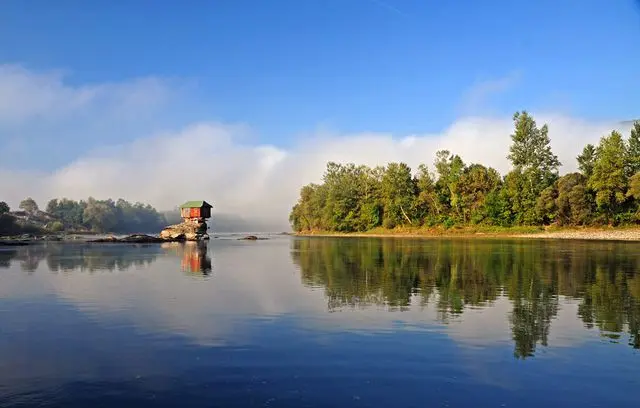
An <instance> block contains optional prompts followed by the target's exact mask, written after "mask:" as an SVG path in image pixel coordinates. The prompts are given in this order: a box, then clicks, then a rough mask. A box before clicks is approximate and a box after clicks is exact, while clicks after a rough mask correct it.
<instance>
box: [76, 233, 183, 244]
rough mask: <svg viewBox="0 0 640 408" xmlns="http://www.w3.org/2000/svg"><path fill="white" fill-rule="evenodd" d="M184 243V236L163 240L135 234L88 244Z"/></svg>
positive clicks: (99, 239) (95, 240) (96, 240)
mask: <svg viewBox="0 0 640 408" xmlns="http://www.w3.org/2000/svg"><path fill="white" fill-rule="evenodd" d="M182 241H186V239H185V236H184V234H182V235H179V236H176V237H175V238H161V237H154V236H152V235H144V234H134V235H129V236H127V237H123V238H116V237H113V236H111V237H106V238H98V239H94V240H90V241H87V242H100V243H110V242H113V243H116V242H121V243H130V244H155V243H161V242H182Z"/></svg>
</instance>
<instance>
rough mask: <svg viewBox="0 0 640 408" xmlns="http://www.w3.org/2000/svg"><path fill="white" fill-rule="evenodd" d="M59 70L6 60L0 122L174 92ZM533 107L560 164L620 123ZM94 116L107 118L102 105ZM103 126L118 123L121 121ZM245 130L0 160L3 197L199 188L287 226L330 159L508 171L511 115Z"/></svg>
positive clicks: (160, 203)
mask: <svg viewBox="0 0 640 408" xmlns="http://www.w3.org/2000/svg"><path fill="white" fill-rule="evenodd" d="M61 78H62V77H61V76H60V75H52V74H47V75H40V74H33V73H31V72H29V71H26V70H24V69H22V68H19V67H14V66H9V67H7V66H4V67H0V128H2V124H3V123H4V124H6V123H8V122H7V121H11V120H14V121H15V120H17V119H21V120H23V121H26V120H27V119H28V121H27V122H34V121H35V122H37V120H38V118H40V117H43V116H51V115H58V114H63V113H68V112H71V111H74V109H75V110H78V109H80V110H81V109H84V107H87V106H94V107H95V106H98V107H99V106H106V105H100V103H97V102H96V101H111V102H113V103H110V104H108V106H110V107H112V108H115V107H119V106H125V107H126V109H125V108H122V110H123V111H128V112H129V114H130V115H131V116H135V114H136V112H138V111H139V110H140V109H145V108H146V107H147V106H148V105H149V104H153V103H154V102H153V101H154V100H156V99H158V98H160V96H162V95H164V94H168V92H169V91H166V92H165V91H164V90H163V89H164V88H163V86H162V85H161V82H159V81H156V80H144V81H141V82H136V81H134V82H132V83H129V84H110V85H97V86H91V87H76V88H73V87H70V86H67V85H65V84H64V83H63V82H62V79H61ZM12 99H15V101H13V102H15V103H13V102H12ZM160 99H161V98H160ZM116 102H117V103H116ZM96 103H97V105H96ZM92 104H93V105H92ZM533 114H534V116H535V117H536V118H537V120H538V123H539V124H540V125H541V124H542V123H545V122H547V123H548V124H549V126H550V137H551V140H552V145H553V149H554V151H555V152H556V154H558V156H559V158H560V160H561V161H562V162H563V164H564V167H563V171H571V170H574V169H575V168H576V163H575V156H576V155H577V154H579V152H580V150H581V149H582V147H583V146H584V145H585V144H586V143H589V142H591V143H596V142H597V141H598V139H599V138H600V137H601V136H603V135H604V134H606V133H608V132H609V131H610V130H611V129H612V128H614V127H615V126H616V124H614V123H593V122H589V121H586V120H582V119H578V118H572V117H567V116H563V115H560V114H553V113H545V112H533ZM88 119H94V120H95V121H101V120H103V119H102V118H101V116H100V115H99V114H96V115H95V116H89V117H88ZM25 126H26V125H25ZM107 130H111V131H113V132H118V128H117V126H116V125H112V127H111V128H107ZM249 131H250V129H249V128H247V127H246V126H238V125H233V126H232V125H228V124H222V123H207V122H202V123H195V124H191V125H189V126H186V127H184V128H183V129H182V130H179V131H175V132H166V133H161V134H153V133H152V134H144V133H143V134H140V135H138V137H137V138H135V140H133V141H130V142H126V143H120V144H117V145H114V146H111V147H109V148H104V149H98V150H96V151H94V152H93V153H91V154H84V155H82V157H80V158H78V159H76V160H73V161H71V162H68V163H67V164H66V165H63V166H60V167H59V168H58V169H56V170H55V171H52V172H46V173H42V172H40V173H35V172H31V171H29V170H28V169H23V170H22V171H19V172H18V171H14V170H9V169H7V168H6V167H5V168H4V169H3V166H2V163H0V192H2V197H1V199H3V200H7V201H8V202H9V203H10V204H11V205H12V206H15V205H17V204H18V202H19V201H20V200H21V199H22V198H24V197H26V196H32V197H34V198H35V199H36V200H37V201H38V202H40V203H41V205H44V204H45V203H46V201H48V200H49V199H50V198H52V197H63V196H64V197H69V198H75V199H80V198H86V197H88V196H94V197H98V198H106V197H112V198H118V197H123V198H126V199H128V200H131V201H136V200H139V201H142V202H148V203H150V204H152V205H154V206H156V207H158V208H161V209H168V208H172V207H174V206H175V205H177V204H179V203H180V202H182V201H184V200H186V199H200V198H202V199H206V200H208V201H211V202H213V203H214V205H215V207H216V209H217V210H218V211H221V212H226V213H235V214H239V215H243V216H245V217H254V218H258V219H261V220H263V221H270V222H271V225H274V228H278V229H281V228H286V227H287V226H288V222H287V218H288V212H289V210H290V208H291V206H292V205H293V204H294V202H295V200H296V199H297V195H298V192H299V189H300V187H301V186H302V185H304V184H307V183H309V182H317V181H320V179H321V176H322V174H323V172H324V169H325V165H326V162H327V161H338V162H356V163H362V164H367V165H371V166H374V165H379V164H385V163H388V162H391V161H404V162H406V163H407V164H409V165H410V166H412V167H413V168H416V167H417V165H418V164H420V163H425V164H428V165H429V166H430V167H432V166H431V164H432V162H433V159H434V155H435V152H436V151H437V150H439V149H448V150H451V151H452V152H454V153H457V154H459V155H461V156H462V157H463V159H464V160H465V161H466V162H481V163H484V164H488V165H491V166H494V167H495V168H496V169H498V170H499V171H500V172H501V173H503V174H504V173H505V172H506V171H508V169H509V163H508V161H507V159H506V156H507V154H508V148H509V144H510V139H509V134H510V133H511V131H512V121H511V118H510V117H506V118H504V117H503V118H500V117H464V118H460V119H459V120H457V121H455V122H454V123H452V124H451V126H449V127H448V128H447V129H445V130H444V131H442V132H441V133H438V134H413V135H394V134H386V133H359V134H337V133H333V134H327V133H322V132H317V133H315V134H311V136H310V137H308V138H305V139H304V140H302V141H301V142H300V143H298V144H297V145H295V146H292V147H290V148H288V149H282V148H277V147H274V146H269V145H252V144H250V143H249V142H242V141H243V140H248V139H247V138H245V135H246V134H247V133H248V132H249ZM101 142H102V143H101V144H108V142H107V141H106V140H101ZM23 148H24V146H23Z"/></svg>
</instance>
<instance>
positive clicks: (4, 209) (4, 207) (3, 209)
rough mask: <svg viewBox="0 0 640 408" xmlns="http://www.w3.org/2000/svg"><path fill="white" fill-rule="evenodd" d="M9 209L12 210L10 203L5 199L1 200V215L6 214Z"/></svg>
mask: <svg viewBox="0 0 640 408" xmlns="http://www.w3.org/2000/svg"><path fill="white" fill-rule="evenodd" d="M9 211H11V208H9V204H7V203H5V202H4V201H0V215H1V214H6V213H8V212H9Z"/></svg>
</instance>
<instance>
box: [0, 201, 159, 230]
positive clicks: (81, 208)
mask: <svg viewBox="0 0 640 408" xmlns="http://www.w3.org/2000/svg"><path fill="white" fill-rule="evenodd" d="M19 208H20V210H22V211H24V212H26V213H27V214H28V215H29V216H30V217H29V218H30V220H32V222H33V223H35V225H41V227H42V228H43V229H44V230H46V231H50V232H61V231H75V232H88V231H91V232H98V233H103V232H115V233H133V232H151V231H157V230H159V229H162V228H163V227H164V226H166V223H167V221H166V219H165V217H164V215H163V214H161V213H159V212H158V211H157V210H156V209H155V208H153V207H152V206H151V205H149V204H143V203H139V202H138V203H133V204H132V203H130V202H128V201H126V200H123V199H118V200H117V201H114V200H112V199H107V200H97V199H95V198H93V197H89V198H88V199H87V200H80V201H75V200H71V199H67V198H62V199H57V198H55V199H52V200H50V201H49V202H48V203H47V205H46V208H45V212H44V213H42V212H41V211H40V208H39V206H38V204H37V203H36V201H35V200H33V199H32V198H31V197H29V198H26V199H25V200H23V201H22V202H20V205H19ZM0 218H2V219H0V233H1V232H7V230H10V229H12V230H14V231H17V230H19V229H21V228H19V226H17V225H16V220H15V217H12V216H11V214H10V208H9V206H8V205H7V204H6V203H5V202H0ZM11 223H13V225H11ZM5 224H6V225H5ZM26 229H28V230H29V232H34V231H32V230H33V228H26ZM26 229H25V228H24V226H23V228H22V230H23V231H22V232H25V230H26Z"/></svg>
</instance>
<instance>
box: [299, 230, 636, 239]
mask: <svg viewBox="0 0 640 408" xmlns="http://www.w3.org/2000/svg"><path fill="white" fill-rule="evenodd" d="M293 235H294V236H297V237H352V238H425V239H428V238H536V239H571V240H600V241H640V227H616V228H613V227H601V228H596V227H588V228H558V227H555V228H547V229H543V228H536V227H530V228H527V227H523V228H518V227H515V228H501V229H492V228H486V229H484V228H458V229H455V228H452V229H449V230H445V229H440V228H433V229H418V228H416V229H399V230H383V229H375V230H372V231H368V232H348V233H345V232H331V231H307V232H297V233H293Z"/></svg>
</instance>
